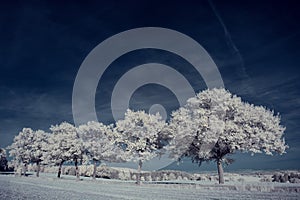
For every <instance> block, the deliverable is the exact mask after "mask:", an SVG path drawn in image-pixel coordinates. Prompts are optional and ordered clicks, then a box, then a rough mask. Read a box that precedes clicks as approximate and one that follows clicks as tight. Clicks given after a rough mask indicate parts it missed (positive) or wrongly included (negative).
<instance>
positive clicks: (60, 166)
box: [57, 161, 63, 178]
mask: <svg viewBox="0 0 300 200" xmlns="http://www.w3.org/2000/svg"><path fill="white" fill-rule="evenodd" d="M62 165H63V161H62V162H61V163H60V164H59V167H58V174H57V178H60V175H61V168H62Z"/></svg>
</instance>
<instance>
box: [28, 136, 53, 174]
mask: <svg viewBox="0 0 300 200" xmlns="http://www.w3.org/2000/svg"><path fill="white" fill-rule="evenodd" d="M48 137H49V134H48V133H46V132H44V131H43V130H37V131H34V132H33V135H32V136H31V137H30V139H31V152H30V161H31V162H33V163H36V165H37V169H36V176H37V177H39V174H40V165H41V162H42V161H43V156H44V155H45V153H46V152H45V149H46V148H47V146H48Z"/></svg>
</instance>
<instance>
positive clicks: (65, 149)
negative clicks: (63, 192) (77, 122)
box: [45, 122, 84, 179]
mask: <svg viewBox="0 0 300 200" xmlns="http://www.w3.org/2000/svg"><path fill="white" fill-rule="evenodd" d="M50 130H51V131H52V134H51V135H50V137H49V144H48V148H47V155H46V156H45V160H46V161H45V162H46V163H51V164H54V165H58V166H59V169H58V174H57V177H58V178H60V176H61V168H62V165H63V164H64V163H65V162H70V161H74V164H75V170H76V176H77V179H79V170H78V162H79V161H80V160H82V158H83V155H84V147H83V141H82V140H81V139H80V138H79V135H78V133H77V130H76V127H75V126H73V125H72V124H69V123H67V122H63V123H61V124H59V125H56V126H51V128H50Z"/></svg>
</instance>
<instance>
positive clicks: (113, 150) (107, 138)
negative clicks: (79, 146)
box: [78, 121, 123, 179]
mask: <svg viewBox="0 0 300 200" xmlns="http://www.w3.org/2000/svg"><path fill="white" fill-rule="evenodd" d="M78 133H79V136H80V138H82V140H83V142H84V149H85V150H86V153H87V156H88V157H89V159H91V160H92V161H93V164H94V169H93V179H95V178H96V170H97V163H98V162H99V163H101V161H108V162H120V161H122V152H123V150H122V149H121V148H119V147H118V146H117V144H116V142H117V141H116V139H117V135H116V134H115V133H114V130H113V125H104V124H102V123H100V122H94V121H92V122H88V123H87V124H84V125H81V126H79V127H78Z"/></svg>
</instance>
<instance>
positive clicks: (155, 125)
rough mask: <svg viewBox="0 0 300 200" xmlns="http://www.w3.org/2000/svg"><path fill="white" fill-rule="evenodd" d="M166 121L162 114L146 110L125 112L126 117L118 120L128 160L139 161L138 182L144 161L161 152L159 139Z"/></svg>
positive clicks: (117, 123)
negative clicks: (148, 112)
mask: <svg viewBox="0 0 300 200" xmlns="http://www.w3.org/2000/svg"><path fill="white" fill-rule="evenodd" d="M164 126H165V122H164V121H163V120H162V118H161V116H160V115H159V114H158V113H157V114H156V115H151V114H147V113H145V112H144V111H136V112H134V111H132V110H130V109H128V110H127V112H126V113H125V118H124V119H123V120H119V121H117V122H116V130H117V132H119V134H120V137H121V141H122V142H123V143H124V144H125V151H126V153H125V154H126V155H127V156H126V160H127V161H133V162H137V163H138V173H139V175H138V176H137V184H140V173H141V168H142V164H143V162H144V161H147V160H150V159H152V158H154V157H155V156H156V155H157V154H158V152H159V147H160V145H159V143H160V141H159V139H160V134H161V131H162V129H163V128H164Z"/></svg>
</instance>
